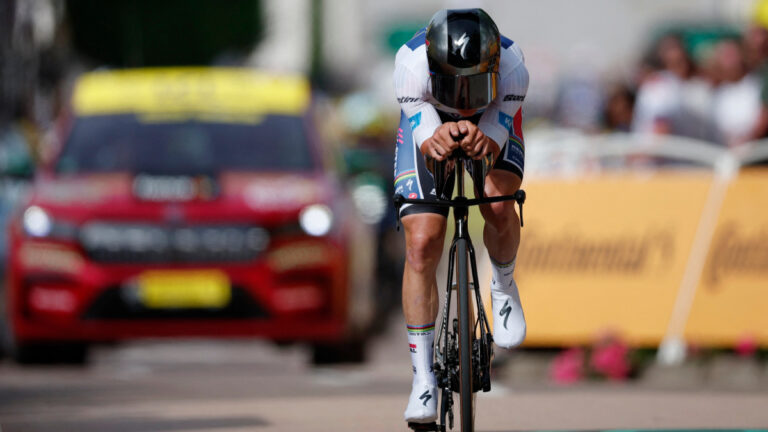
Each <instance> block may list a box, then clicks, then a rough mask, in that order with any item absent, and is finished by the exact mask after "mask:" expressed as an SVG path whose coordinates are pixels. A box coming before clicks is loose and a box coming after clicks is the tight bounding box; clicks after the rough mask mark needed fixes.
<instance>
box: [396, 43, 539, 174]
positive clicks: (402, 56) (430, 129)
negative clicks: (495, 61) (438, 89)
mask: <svg viewBox="0 0 768 432" xmlns="http://www.w3.org/2000/svg"><path fill="white" fill-rule="evenodd" d="M425 41H426V29H422V30H421V31H419V32H418V33H417V34H416V35H415V36H414V37H413V38H412V39H411V40H410V41H409V42H408V43H406V44H405V45H403V46H402V47H401V48H400V50H399V51H398V52H397V57H396V58H395V74H394V83H395V94H396V96H397V101H398V102H399V103H400V107H401V108H402V110H403V113H404V114H405V116H406V117H407V118H408V119H409V121H410V124H411V129H412V130H413V138H414V140H415V142H416V145H417V146H419V147H421V144H422V143H423V142H424V140H426V139H427V138H429V137H431V136H432V135H433V134H434V132H435V130H436V129H437V128H438V127H439V126H440V125H441V124H442V123H443V121H445V120H446V119H451V118H453V119H456V120H458V119H460V118H461V116H460V115H459V113H458V112H457V111H456V110H454V109H452V108H450V107H447V106H445V105H442V104H441V103H440V102H438V101H437V100H436V99H435V98H434V97H433V96H432V86H431V84H430V73H429V64H428V62H427V47H426V43H425ZM501 48H502V49H501V61H500V63H499V83H498V87H497V94H496V99H494V100H493V102H491V104H490V105H489V106H488V107H487V108H485V109H484V110H481V111H482V114H481V116H480V119H479V121H478V122H477V125H478V127H479V128H480V130H481V131H483V133H484V134H486V135H487V136H488V137H489V138H491V139H492V140H494V141H495V142H496V143H497V144H498V145H499V146H500V147H502V146H504V145H505V144H506V143H507V139H508V138H509V135H510V129H512V127H513V126H514V122H515V120H516V119H515V117H516V116H520V117H522V114H521V112H520V108H521V106H522V104H523V100H524V99H525V95H526V93H527V91H528V70H527V69H526V67H525V61H524V58H523V52H522V51H521V50H520V47H519V46H518V45H517V44H515V43H514V42H512V41H511V40H509V39H507V38H506V37H504V36H502V37H501ZM441 113H442V116H441ZM521 120H522V119H519V120H517V121H518V122H521ZM516 135H517V136H519V137H520V138H522V133H517V134H516ZM519 144H521V145H522V143H519ZM519 168H522V167H519Z"/></svg>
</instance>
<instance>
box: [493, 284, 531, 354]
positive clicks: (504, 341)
mask: <svg viewBox="0 0 768 432" xmlns="http://www.w3.org/2000/svg"><path fill="white" fill-rule="evenodd" d="M491 306H492V308H493V341H494V342H496V345H498V346H500V347H502V348H507V349H509V348H513V347H516V346H518V345H520V344H521V343H523V340H524V339H525V329H526V327H525V316H524V315H523V307H522V305H521V304H520V294H519V293H518V292H517V284H516V283H515V281H514V280H512V281H511V282H510V286H509V287H507V288H505V289H504V290H503V291H502V290H501V289H496V287H491Z"/></svg>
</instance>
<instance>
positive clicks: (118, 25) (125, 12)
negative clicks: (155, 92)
mask: <svg viewBox="0 0 768 432" xmlns="http://www.w3.org/2000/svg"><path fill="white" fill-rule="evenodd" d="M66 10H67V16H68V17H69V20H70V25H71V28H72V37H73V43H74V46H75V50H76V51H78V52H80V53H81V54H83V55H85V56H87V57H89V58H90V59H92V60H94V61H96V62H98V63H104V64H107V65H110V66H129V67H136V66H167V65H205V64H211V63H212V62H217V61H218V62H220V61H222V58H226V57H228V56H230V55H231V54H233V53H245V52H247V51H249V50H250V49H251V48H252V47H253V46H254V45H255V44H256V43H257V42H258V41H259V40H260V39H261V37H262V36H263V33H264V23H263V11H262V8H261V1H260V0H227V1H214V0H164V1H153V0H110V1H103V0H67V2H66ZM225 61H226V60H225Z"/></svg>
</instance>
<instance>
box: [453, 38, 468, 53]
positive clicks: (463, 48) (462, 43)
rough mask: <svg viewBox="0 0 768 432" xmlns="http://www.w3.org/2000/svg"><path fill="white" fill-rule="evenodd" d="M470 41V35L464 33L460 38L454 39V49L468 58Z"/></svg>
mask: <svg viewBox="0 0 768 432" xmlns="http://www.w3.org/2000/svg"><path fill="white" fill-rule="evenodd" d="M468 43H469V36H467V34H466V33H464V34H462V35H461V37H460V38H459V39H458V40H455V41H453V51H454V53H455V52H456V51H458V52H459V54H461V58H463V59H466V58H467V44H468Z"/></svg>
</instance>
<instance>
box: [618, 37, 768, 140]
mask: <svg viewBox="0 0 768 432" xmlns="http://www.w3.org/2000/svg"><path fill="white" fill-rule="evenodd" d="M699 45H700V46H698V47H697V49H696V55H694V54H693V53H694V50H693V46H692V44H691V41H690V40H688V39H687V38H686V37H685V34H684V33H682V32H670V33H666V34H664V35H663V36H662V37H660V38H659V39H658V41H657V42H656V43H655V44H654V47H653V50H652V52H651V54H650V55H649V56H648V58H647V59H645V60H644V61H643V62H642V64H641V66H640V67H639V68H638V72H637V76H636V77H635V79H634V81H633V84H632V85H616V86H614V87H612V88H610V89H609V91H608V92H607V95H606V97H605V99H604V103H603V113H604V115H603V126H604V127H605V129H607V130H609V131H626V132H635V133H644V134H671V135H679V136H685V137H690V138H695V139H700V140H704V141H709V142H713V143H717V144H720V145H724V146H729V147H735V146H740V145H742V144H744V143H746V142H749V141H752V140H756V139H760V138H764V137H766V136H768V29H766V28H765V27H763V26H761V25H758V24H752V25H749V26H748V27H747V28H746V29H745V30H744V31H743V32H742V33H741V34H738V35H722V36H719V37H715V38H710V40H708V41H707V43H705V44H699Z"/></svg>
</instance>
